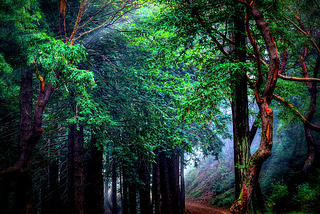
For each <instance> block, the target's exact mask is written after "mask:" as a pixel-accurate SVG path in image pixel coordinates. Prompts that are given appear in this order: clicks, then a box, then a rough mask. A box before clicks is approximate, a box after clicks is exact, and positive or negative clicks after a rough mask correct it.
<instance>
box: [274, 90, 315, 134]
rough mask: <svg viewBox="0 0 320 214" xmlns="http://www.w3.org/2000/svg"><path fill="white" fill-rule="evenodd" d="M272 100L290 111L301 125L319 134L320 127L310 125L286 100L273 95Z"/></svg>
mask: <svg viewBox="0 0 320 214" xmlns="http://www.w3.org/2000/svg"><path fill="white" fill-rule="evenodd" d="M273 98H274V99H275V100H277V101H279V102H280V103H282V104H283V105H284V106H285V107H287V108H288V109H289V110H290V111H292V112H293V113H294V114H295V115H296V116H297V117H298V118H299V119H300V120H301V122H302V123H303V124H305V125H307V126H309V127H310V129H312V130H314V131H316V132H320V126H317V125H314V124H312V123H310V121H308V120H307V119H306V118H305V117H304V116H303V115H302V114H301V113H300V112H299V111H298V110H297V109H296V108H294V106H293V105H292V104H291V103H290V102H289V101H287V100H285V99H283V98H282V97H280V96H278V95H275V94H273Z"/></svg>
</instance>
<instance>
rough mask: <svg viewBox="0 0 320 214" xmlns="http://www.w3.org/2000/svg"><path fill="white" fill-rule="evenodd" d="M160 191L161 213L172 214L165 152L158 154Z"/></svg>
mask: <svg viewBox="0 0 320 214" xmlns="http://www.w3.org/2000/svg"><path fill="white" fill-rule="evenodd" d="M159 159H160V161H159V163H160V191H161V203H162V204H161V212H162V213H165V214H173V210H172V200H171V196H170V180H169V169H168V164H167V157H166V153H165V152H161V153H160V157H159Z"/></svg>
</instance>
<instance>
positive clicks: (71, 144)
mask: <svg viewBox="0 0 320 214" xmlns="http://www.w3.org/2000/svg"><path fill="white" fill-rule="evenodd" d="M74 128H75V127H74V124H71V125H69V132H68V209H69V210H68V213H69V214H73V213H74V212H75V196H74V180H75V179H74V132H75V130H74Z"/></svg>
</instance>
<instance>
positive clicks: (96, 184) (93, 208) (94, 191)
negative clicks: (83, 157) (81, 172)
mask: <svg viewBox="0 0 320 214" xmlns="http://www.w3.org/2000/svg"><path fill="white" fill-rule="evenodd" d="M96 144H97V138H96V135H95V134H94V133H92V134H91V142H90V157H89V160H88V165H87V185H86V195H85V204H86V213H96V214H103V213H104V204H103V203H104V198H103V197H104V195H103V177H102V168H103V166H102V158H103V152H102V150H99V149H98V147H97V145H96Z"/></svg>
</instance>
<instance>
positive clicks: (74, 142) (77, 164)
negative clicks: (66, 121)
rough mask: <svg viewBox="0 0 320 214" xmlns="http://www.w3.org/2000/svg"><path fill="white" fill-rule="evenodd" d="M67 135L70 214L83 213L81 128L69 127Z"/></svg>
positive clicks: (75, 125)
mask: <svg viewBox="0 0 320 214" xmlns="http://www.w3.org/2000/svg"><path fill="white" fill-rule="evenodd" d="M69 129H70V131H69V134H68V143H69V145H68V184H69V185H68V187H69V188H68V202H69V213H70V214H73V213H75V214H83V213H84V169H83V143H84V139H83V127H82V126H80V127H79V130H77V124H71V125H70V126H69Z"/></svg>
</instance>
